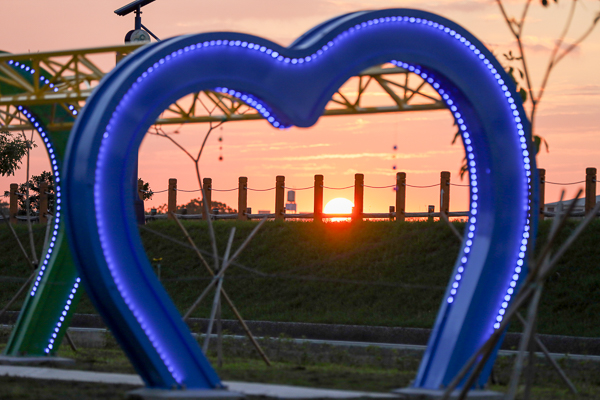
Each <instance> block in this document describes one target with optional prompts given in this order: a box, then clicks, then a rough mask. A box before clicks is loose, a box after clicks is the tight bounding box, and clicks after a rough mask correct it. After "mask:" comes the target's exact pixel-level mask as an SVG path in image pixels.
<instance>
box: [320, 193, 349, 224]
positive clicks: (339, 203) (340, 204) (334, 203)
mask: <svg viewBox="0 0 600 400" xmlns="http://www.w3.org/2000/svg"><path fill="white" fill-rule="evenodd" d="M352 207H354V203H352V202H351V201H350V200H348V199H345V198H343V197H337V198H335V199H333V200H330V201H329V202H328V203H327V204H326V205H325V209H324V210H323V212H324V213H325V214H351V213H352ZM331 220H332V221H346V220H348V218H331Z"/></svg>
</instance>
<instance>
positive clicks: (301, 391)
mask: <svg viewBox="0 0 600 400" xmlns="http://www.w3.org/2000/svg"><path fill="white" fill-rule="evenodd" d="M0 376H12V377H17V378H29V379H48V380H61V381H74V382H95V383H105V384H113V385H116V384H123V385H135V386H142V385H143V382H142V379H141V378H140V377H139V376H138V375H133V374H113V373H108V372H92V371H78V370H71V369H69V370H67V369H56V368H40V367H15V366H5V365H0ZM223 383H224V384H225V385H227V386H228V389H229V390H231V391H233V392H238V393H243V394H245V395H251V396H266V397H270V398H277V399H317V398H319V399H322V398H330V399H352V398H398V396H396V395H393V394H388V393H374V392H355V391H350V390H332V389H316V388H305V387H298V386H288V385H270V384H265V383H246V382H229V381H225V382H223Z"/></svg>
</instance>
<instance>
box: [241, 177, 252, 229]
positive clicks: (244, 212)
mask: <svg viewBox="0 0 600 400" xmlns="http://www.w3.org/2000/svg"><path fill="white" fill-rule="evenodd" d="M238 219H239V220H241V221H247V220H249V219H250V218H248V178H247V177H245V176H240V177H239V178H238Z"/></svg>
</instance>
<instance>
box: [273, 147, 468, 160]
mask: <svg viewBox="0 0 600 400" xmlns="http://www.w3.org/2000/svg"><path fill="white" fill-rule="evenodd" d="M461 150H462V149H459V148H457V149H452V150H443V151H427V152H424V153H412V154H391V153H351V154H318V155H308V156H296V157H282V158H271V159H270V160H286V161H309V160H336V159H337V160H352V159H360V158H380V159H383V160H391V159H393V158H394V156H395V158H396V159H404V160H406V159H414V158H431V157H434V156H436V155H440V154H453V153H459V152H460V151H461Z"/></svg>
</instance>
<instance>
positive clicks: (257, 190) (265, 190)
mask: <svg viewBox="0 0 600 400" xmlns="http://www.w3.org/2000/svg"><path fill="white" fill-rule="evenodd" d="M246 189H248V190H251V191H253V192H268V191H271V190H275V189H277V186H275V187H272V188H269V189H252V188H246Z"/></svg>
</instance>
